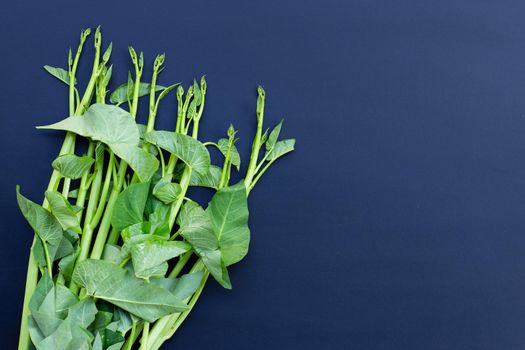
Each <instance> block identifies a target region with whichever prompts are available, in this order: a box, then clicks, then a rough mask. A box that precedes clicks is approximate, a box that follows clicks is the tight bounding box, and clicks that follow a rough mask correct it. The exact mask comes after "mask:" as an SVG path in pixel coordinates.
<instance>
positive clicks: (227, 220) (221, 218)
mask: <svg viewBox="0 0 525 350" xmlns="http://www.w3.org/2000/svg"><path fill="white" fill-rule="evenodd" d="M207 211H209V212H210V217H211V222H212V224H213V230H214V233H215V235H216V237H217V240H218V241H219V246H220V250H221V253H222V259H223V261H224V263H225V265H226V266H229V265H232V264H235V263H236V262H238V261H240V260H241V259H242V258H244V256H245V255H246V253H248V246H249V243H250V230H249V228H248V203H247V197H246V187H245V185H244V182H242V181H241V182H239V183H238V184H236V185H234V186H230V187H225V188H222V189H220V190H219V191H218V192H217V193H216V194H215V195H214V196H213V198H212V200H211V202H210V205H209V207H208V209H207Z"/></svg>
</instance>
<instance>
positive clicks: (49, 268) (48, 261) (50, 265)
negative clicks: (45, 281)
mask: <svg viewBox="0 0 525 350" xmlns="http://www.w3.org/2000/svg"><path fill="white" fill-rule="evenodd" d="M42 246H43V247H44V255H45V256H46V265H47V272H48V273H49V278H51V280H53V263H52V262H51V258H50V257H49V250H48V249H47V243H46V242H44V241H42Z"/></svg>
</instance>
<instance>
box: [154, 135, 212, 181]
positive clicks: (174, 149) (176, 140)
mask: <svg viewBox="0 0 525 350" xmlns="http://www.w3.org/2000/svg"><path fill="white" fill-rule="evenodd" d="M144 140H145V141H147V142H149V143H152V144H154V145H157V146H159V147H160V148H162V149H164V150H166V151H168V152H170V153H172V154H174V155H176V156H177V157H178V158H179V159H180V160H182V161H183V162H184V163H186V165H188V166H189V167H191V168H192V169H193V170H194V171H196V172H198V173H199V174H206V172H207V171H208V169H209V168H210V154H209V153H208V150H207V149H206V147H205V146H204V145H203V144H202V143H201V142H200V141H198V140H196V139H194V138H193V137H190V136H188V135H183V134H179V133H175V132H170V131H151V132H148V133H146V134H145V135H144Z"/></svg>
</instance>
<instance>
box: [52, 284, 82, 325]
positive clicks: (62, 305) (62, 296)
mask: <svg viewBox="0 0 525 350" xmlns="http://www.w3.org/2000/svg"><path fill="white" fill-rule="evenodd" d="M77 302H78V299H77V297H76V295H75V294H73V292H71V291H70V290H69V289H68V288H67V287H65V286H64V285H61V284H57V285H56V287H55V312H56V313H57V314H58V315H59V317H60V318H65V317H66V316H67V314H68V311H69V310H70V308H71V306H73V305H75V304H76V303H77Z"/></svg>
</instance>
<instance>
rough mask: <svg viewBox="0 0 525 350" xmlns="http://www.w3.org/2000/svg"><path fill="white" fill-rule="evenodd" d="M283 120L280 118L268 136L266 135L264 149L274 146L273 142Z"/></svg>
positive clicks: (269, 149) (279, 131) (277, 135)
mask: <svg viewBox="0 0 525 350" xmlns="http://www.w3.org/2000/svg"><path fill="white" fill-rule="evenodd" d="M283 121H284V120H281V121H280V122H279V124H277V125H276V126H275V128H273V130H272V132H271V133H270V136H268V140H267V141H266V150H267V151H271V150H272V148H273V147H274V146H275V143H276V142H277V139H278V138H279V134H280V133H281V127H282V126H283Z"/></svg>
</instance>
